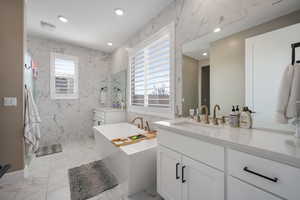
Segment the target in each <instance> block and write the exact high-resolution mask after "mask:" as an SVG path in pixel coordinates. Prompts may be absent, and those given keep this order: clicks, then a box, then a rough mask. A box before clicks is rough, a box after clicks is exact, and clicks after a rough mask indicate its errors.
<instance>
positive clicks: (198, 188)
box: [182, 156, 225, 200]
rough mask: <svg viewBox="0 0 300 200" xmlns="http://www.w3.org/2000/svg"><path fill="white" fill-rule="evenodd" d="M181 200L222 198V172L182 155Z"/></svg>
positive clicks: (218, 199)
mask: <svg viewBox="0 0 300 200" xmlns="http://www.w3.org/2000/svg"><path fill="white" fill-rule="evenodd" d="M182 163H183V164H182V165H183V166H182V167H183V170H182V182H183V183H182V184H183V200H224V196H225V195H224V173H223V172H221V171H218V170H216V169H214V168H211V167H209V166H207V165H204V164H202V163H199V162H197V161H194V160H192V159H190V158H186V157H184V156H183V158H182Z"/></svg>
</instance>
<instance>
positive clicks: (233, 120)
mask: <svg viewBox="0 0 300 200" xmlns="http://www.w3.org/2000/svg"><path fill="white" fill-rule="evenodd" d="M229 125H230V126H231V127H233V128H237V127H239V117H238V112H236V109H235V107H234V106H232V111H231V113H230V116H229Z"/></svg>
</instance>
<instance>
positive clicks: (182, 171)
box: [181, 166, 186, 183]
mask: <svg viewBox="0 0 300 200" xmlns="http://www.w3.org/2000/svg"><path fill="white" fill-rule="evenodd" d="M185 168H186V166H183V167H182V168H181V173H182V174H181V182H182V183H185V182H186V180H185V179H184V169H185Z"/></svg>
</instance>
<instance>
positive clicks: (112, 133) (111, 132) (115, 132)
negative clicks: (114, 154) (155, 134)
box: [94, 123, 157, 155]
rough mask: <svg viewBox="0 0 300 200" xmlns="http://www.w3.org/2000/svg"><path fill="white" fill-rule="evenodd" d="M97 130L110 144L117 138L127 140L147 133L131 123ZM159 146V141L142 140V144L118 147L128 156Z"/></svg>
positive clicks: (112, 125) (109, 125)
mask: <svg viewBox="0 0 300 200" xmlns="http://www.w3.org/2000/svg"><path fill="white" fill-rule="evenodd" d="M94 129H95V130H97V131H98V133H99V134H102V135H103V136H104V137H105V138H106V139H107V140H108V141H109V142H110V141H111V140H113V139H116V138H126V137H129V136H132V135H136V134H141V133H145V131H143V130H141V129H139V128H137V127H136V126H134V125H132V124H129V123H117V124H106V125H102V126H95V127H94ZM156 146H157V139H151V140H142V141H141V142H138V143H135V144H130V145H127V146H122V147H116V148H119V149H120V150H121V151H123V152H124V153H126V154H127V155H132V154H135V153H139V152H142V151H145V150H148V149H151V148H155V147H156Z"/></svg>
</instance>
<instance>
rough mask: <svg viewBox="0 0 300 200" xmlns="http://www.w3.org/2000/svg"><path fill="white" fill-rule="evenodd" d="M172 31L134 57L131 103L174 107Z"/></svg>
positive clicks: (132, 61)
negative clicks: (171, 97)
mask: <svg viewBox="0 0 300 200" xmlns="http://www.w3.org/2000/svg"><path fill="white" fill-rule="evenodd" d="M170 55H171V42H170V34H164V35H163V36H161V37H160V38H159V39H156V40H154V41H152V42H151V43H150V44H149V45H147V46H146V47H144V48H142V49H140V50H138V51H136V53H134V54H133V56H131V59H130V62H131V63H130V77H131V80H130V84H131V88H130V89H131V90H130V91H131V105H132V106H140V107H153V108H170V106H171V105H170V73H171V56H170Z"/></svg>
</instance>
